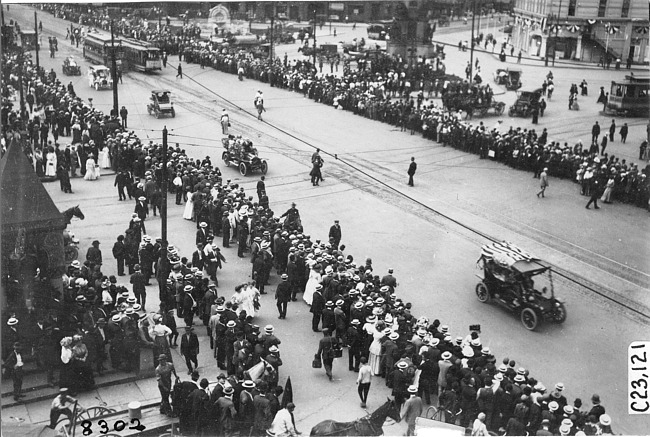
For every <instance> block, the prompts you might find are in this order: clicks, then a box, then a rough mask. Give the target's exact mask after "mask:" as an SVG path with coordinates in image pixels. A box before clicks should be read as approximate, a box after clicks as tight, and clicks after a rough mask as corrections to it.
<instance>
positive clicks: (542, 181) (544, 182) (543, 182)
mask: <svg viewBox="0 0 650 437" xmlns="http://www.w3.org/2000/svg"><path fill="white" fill-rule="evenodd" d="M547 172H548V168H546V167H544V170H543V171H542V172H541V173H540V175H539V187H540V188H541V190H539V192H538V193H537V197H539V195H540V194H541V195H542V197H544V191H546V187H548V173H547Z"/></svg>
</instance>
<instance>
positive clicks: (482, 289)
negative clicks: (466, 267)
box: [476, 282, 490, 303]
mask: <svg viewBox="0 0 650 437" xmlns="http://www.w3.org/2000/svg"><path fill="white" fill-rule="evenodd" d="M476 297H477V298H478V301H479V302H481V303H488V302H489V301H490V291H489V290H488V288H487V285H485V284H484V283H483V282H479V283H478V284H476Z"/></svg>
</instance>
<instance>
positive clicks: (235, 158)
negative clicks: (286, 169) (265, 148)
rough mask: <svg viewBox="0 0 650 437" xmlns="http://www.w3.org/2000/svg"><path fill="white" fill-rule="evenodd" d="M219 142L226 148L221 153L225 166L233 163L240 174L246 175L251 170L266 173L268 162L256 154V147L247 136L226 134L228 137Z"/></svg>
mask: <svg viewBox="0 0 650 437" xmlns="http://www.w3.org/2000/svg"><path fill="white" fill-rule="evenodd" d="M221 142H222V143H223V147H224V148H225V149H226V150H224V152H223V153H222V154H221V158H222V159H223V162H224V164H226V167H228V166H230V164H231V163H233V164H235V165H236V166H237V167H238V168H239V173H241V175H242V176H246V175H247V174H248V173H250V172H252V171H261V172H262V174H266V172H267V171H268V169H269V165H268V163H267V162H266V160H264V159H262V158H260V157H259V156H258V155H257V149H256V148H255V147H253V142H252V141H251V140H249V139H248V138H241V136H239V137H235V136H234V135H228V138H223V139H222V140H221Z"/></svg>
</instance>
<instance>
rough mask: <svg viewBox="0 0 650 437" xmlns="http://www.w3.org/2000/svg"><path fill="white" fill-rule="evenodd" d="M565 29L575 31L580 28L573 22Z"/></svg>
mask: <svg viewBox="0 0 650 437" xmlns="http://www.w3.org/2000/svg"><path fill="white" fill-rule="evenodd" d="M567 30H568V31H569V32H577V31H579V30H580V26H578V25H577V24H573V25H571V26H568V27H567Z"/></svg>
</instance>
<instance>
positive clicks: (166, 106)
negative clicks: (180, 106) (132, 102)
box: [147, 90, 176, 118]
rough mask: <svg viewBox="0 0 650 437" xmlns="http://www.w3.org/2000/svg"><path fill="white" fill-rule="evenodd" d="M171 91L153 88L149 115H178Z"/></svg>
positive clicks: (148, 109)
mask: <svg viewBox="0 0 650 437" xmlns="http://www.w3.org/2000/svg"><path fill="white" fill-rule="evenodd" d="M170 94H171V91H168V90H153V91H151V97H149V103H148V104H147V112H148V113H149V115H151V114H153V115H154V116H155V117H156V118H159V117H162V116H164V115H171V116H172V117H176V110H174V103H173V102H172V101H171V98H170Z"/></svg>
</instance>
